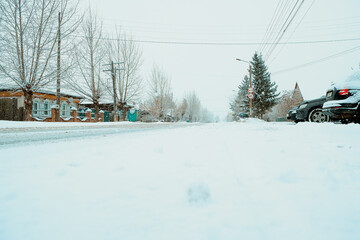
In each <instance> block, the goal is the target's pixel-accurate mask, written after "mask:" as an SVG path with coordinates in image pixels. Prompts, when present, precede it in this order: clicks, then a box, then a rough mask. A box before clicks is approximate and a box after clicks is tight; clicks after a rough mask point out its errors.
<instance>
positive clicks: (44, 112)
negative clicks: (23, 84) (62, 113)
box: [41, 100, 50, 116]
mask: <svg viewBox="0 0 360 240" xmlns="http://www.w3.org/2000/svg"><path fill="white" fill-rule="evenodd" d="M41 105H42V108H41V110H42V115H43V116H49V115H50V101H49V100H45V102H44V103H43V104H41Z"/></svg>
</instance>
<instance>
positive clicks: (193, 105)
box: [185, 91, 201, 122]
mask: <svg viewBox="0 0 360 240" xmlns="http://www.w3.org/2000/svg"><path fill="white" fill-rule="evenodd" d="M185 99H186V102H187V109H186V113H187V115H188V116H189V121H190V122H198V121H199V120H200V113H201V112H200V111H201V103H200V100H199V98H198V96H197V95H196V93H195V92H194V91H193V92H190V93H187V94H186V96H185Z"/></svg>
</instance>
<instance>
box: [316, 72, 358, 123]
mask: <svg viewBox="0 0 360 240" xmlns="http://www.w3.org/2000/svg"><path fill="white" fill-rule="evenodd" d="M326 100H327V101H326V103H324V105H323V109H324V112H325V114H326V115H328V116H329V117H331V119H333V120H335V121H341V122H342V123H350V122H357V123H360V71H359V72H356V73H354V74H353V75H351V76H350V77H349V78H348V79H346V80H345V81H344V82H341V83H337V84H334V85H332V87H331V88H330V89H328V90H327V92H326Z"/></svg>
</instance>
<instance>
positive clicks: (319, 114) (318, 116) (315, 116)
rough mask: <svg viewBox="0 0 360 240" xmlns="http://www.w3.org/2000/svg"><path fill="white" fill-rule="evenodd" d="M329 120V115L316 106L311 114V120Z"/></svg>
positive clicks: (320, 121)
mask: <svg viewBox="0 0 360 240" xmlns="http://www.w3.org/2000/svg"><path fill="white" fill-rule="evenodd" d="M328 121H329V117H328V116H327V115H325V114H324V113H323V111H322V109H321V108H316V109H314V110H312V111H311V112H310V114H309V122H317V123H323V122H328Z"/></svg>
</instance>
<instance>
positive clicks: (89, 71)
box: [69, 9, 105, 121]
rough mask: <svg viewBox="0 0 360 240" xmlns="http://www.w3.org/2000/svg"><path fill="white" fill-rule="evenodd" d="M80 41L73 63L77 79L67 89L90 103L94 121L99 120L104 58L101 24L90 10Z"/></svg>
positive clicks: (83, 25) (82, 28)
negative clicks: (92, 105) (76, 69)
mask: <svg viewBox="0 0 360 240" xmlns="http://www.w3.org/2000/svg"><path fill="white" fill-rule="evenodd" d="M80 28H81V29H80V34H81V36H82V39H81V41H80V42H79V43H78V44H77V46H76V54H75V62H76V66H77V68H78V73H79V78H75V79H71V80H70V82H69V87H71V88H72V89H73V90H74V91H76V92H77V93H78V94H81V95H83V96H85V98H86V99H88V100H90V101H92V103H93V104H94V107H95V121H98V119H99V100H100V98H101V96H103V95H104V93H105V87H104V83H103V81H102V64H103V60H104V58H105V49H104V43H103V28H102V23H101V22H100V21H99V20H98V18H97V16H96V14H94V13H93V11H92V10H91V9H90V10H89V11H88V14H87V16H85V18H84V20H83V22H82V25H81V27H80Z"/></svg>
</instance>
